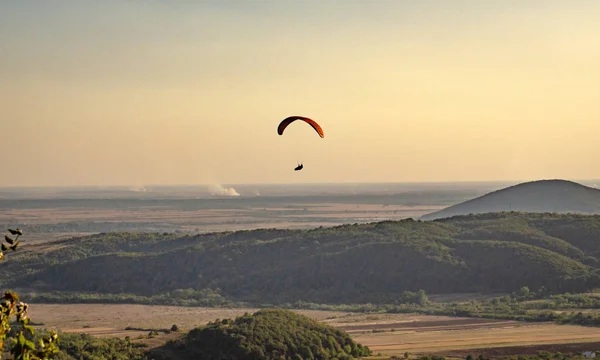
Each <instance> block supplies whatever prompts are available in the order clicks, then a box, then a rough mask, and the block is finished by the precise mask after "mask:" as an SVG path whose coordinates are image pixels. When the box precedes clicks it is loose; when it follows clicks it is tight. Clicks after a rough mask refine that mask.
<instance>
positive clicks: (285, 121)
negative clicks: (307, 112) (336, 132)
mask: <svg viewBox="0 0 600 360" xmlns="http://www.w3.org/2000/svg"><path fill="white" fill-rule="evenodd" d="M296 120H302V121H304V122H305V123H307V124H309V125H310V126H312V128H313V129H315V131H316V132H317V134H319V136H320V137H321V138H324V137H325V133H323V129H322V128H321V126H320V125H319V124H317V122H316V121H314V120H313V119H311V118H307V117H305V116H290V117H287V118H285V119H283V121H281V122H280V123H279V126H278V127H277V133H278V134H279V135H283V131H284V130H285V128H287V127H288V125H290V124H291V123H293V122H294V121H296Z"/></svg>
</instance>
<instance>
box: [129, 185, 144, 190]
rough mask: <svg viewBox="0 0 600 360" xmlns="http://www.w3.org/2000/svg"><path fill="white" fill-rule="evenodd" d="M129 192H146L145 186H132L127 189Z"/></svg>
mask: <svg viewBox="0 0 600 360" xmlns="http://www.w3.org/2000/svg"><path fill="white" fill-rule="evenodd" d="M129 191H134V192H146V191H147V190H146V187H145V186H143V185H142V186H133V187H130V188H129Z"/></svg>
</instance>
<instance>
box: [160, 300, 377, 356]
mask: <svg viewBox="0 0 600 360" xmlns="http://www.w3.org/2000/svg"><path fill="white" fill-rule="evenodd" d="M368 355H371V350H370V349H369V348H368V347H366V346H362V345H361V344H358V343H356V342H354V340H352V338H351V337H350V335H348V334H347V333H345V332H343V331H341V330H339V329H336V328H333V327H331V326H329V325H325V324H322V323H319V322H318V321H316V320H313V319H310V318H308V317H306V316H303V315H300V314H296V313H294V312H292V311H289V310H282V309H266V310H260V311H258V312H256V313H254V314H253V315H250V314H245V315H244V316H239V317H237V318H236V319H223V320H221V321H215V322H211V323H209V324H208V325H207V326H204V327H201V328H197V329H194V330H192V331H190V332H189V333H188V334H187V336H186V337H185V338H183V339H179V340H174V341H170V342H168V343H167V344H165V345H164V346H162V347H159V348H155V349H153V350H151V351H150V357H151V358H152V359H157V360H168V359H180V360H187V359H190V360H192V359H193V360H212V359H231V360H237V359H240V360H241V359H257V360H259V359H260V360H271V359H273V360H274V359H294V360H295V359H299V360H302V359H323V360H329V359H339V360H352V359H360V358H363V357H364V356H368Z"/></svg>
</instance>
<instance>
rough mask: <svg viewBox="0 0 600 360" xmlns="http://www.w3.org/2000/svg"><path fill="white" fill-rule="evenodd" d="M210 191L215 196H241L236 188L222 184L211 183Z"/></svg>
mask: <svg viewBox="0 0 600 360" xmlns="http://www.w3.org/2000/svg"><path fill="white" fill-rule="evenodd" d="M208 191H209V192H210V194H211V195H213V196H240V194H239V193H238V192H237V191H236V190H235V189H234V188H232V187H230V188H226V187H223V185H221V184H214V185H210V186H209V187H208Z"/></svg>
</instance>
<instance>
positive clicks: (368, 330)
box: [30, 304, 600, 358]
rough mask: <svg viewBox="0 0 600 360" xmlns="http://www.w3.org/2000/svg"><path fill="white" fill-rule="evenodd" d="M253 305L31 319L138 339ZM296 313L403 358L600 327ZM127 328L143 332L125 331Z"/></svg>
mask: <svg viewBox="0 0 600 360" xmlns="http://www.w3.org/2000/svg"><path fill="white" fill-rule="evenodd" d="M255 311H257V309H254V308H240V309H213V308H197V307H174V306H147V305H108V304H72V305H71V304H69V305H57V304H32V306H31V308H30V315H31V318H32V319H33V320H34V321H35V322H36V323H43V325H41V326H39V327H42V328H43V327H46V328H55V329H61V330H62V331H64V332H79V333H88V334H90V335H93V336H99V337H106V336H117V337H125V336H130V337H131V338H132V339H135V338H136V337H145V335H147V334H148V332H149V330H150V329H168V328H170V327H171V326H172V325H173V324H177V326H178V327H179V328H180V329H181V330H182V331H181V332H179V334H181V333H184V332H185V331H188V330H190V329H191V328H193V327H196V326H199V325H203V324H206V323H207V322H208V321H213V320H215V319H217V318H219V319H223V318H233V317H235V316H237V315H241V314H243V313H244V312H249V313H253V312H255ZM295 311H296V312H298V313H300V314H303V315H306V316H309V317H311V318H313V319H317V320H319V321H322V322H324V323H327V324H330V325H332V326H334V327H337V328H340V329H342V330H344V331H346V332H348V333H349V334H350V335H351V336H352V337H353V338H354V339H355V340H356V341H358V342H360V343H362V344H364V345H367V346H369V347H370V348H371V350H372V351H373V353H374V354H378V353H381V354H382V355H385V356H393V355H396V356H402V355H403V354H404V353H405V352H409V353H411V354H413V355H419V354H439V355H443V356H446V357H462V358H464V356H466V355H467V354H473V355H474V354H477V355H478V354H487V355H486V356H492V355H493V356H499V355H512V354H523V353H530V354H535V353H537V351H548V350H551V351H560V352H574V351H585V350H596V349H600V332H598V330H597V328H592V327H583V326H573V325H556V324H554V323H523V322H517V321H505V320H488V319H477V318H455V317H446V316H427V315H412V314H359V313H349V312H337V311H316V310H315V311H313V310H295ZM126 327H131V328H135V329H144V330H143V331H141V330H125V328H126ZM176 336H179V335H178V334H177V333H171V334H162V333H161V334H160V335H159V336H157V337H155V338H152V339H146V338H143V339H140V340H138V341H143V342H146V343H148V345H149V346H158V345H160V344H162V342H164V341H166V340H167V339H171V338H174V337H176Z"/></svg>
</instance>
